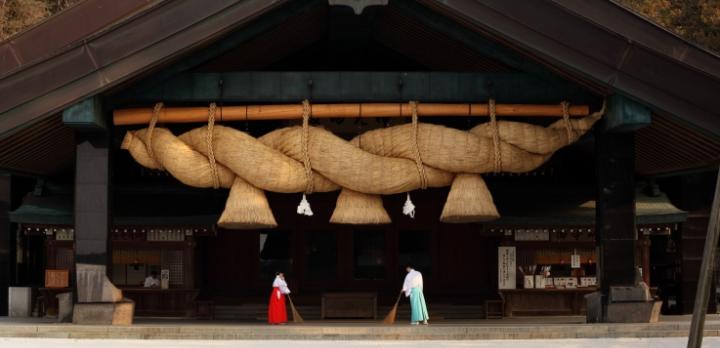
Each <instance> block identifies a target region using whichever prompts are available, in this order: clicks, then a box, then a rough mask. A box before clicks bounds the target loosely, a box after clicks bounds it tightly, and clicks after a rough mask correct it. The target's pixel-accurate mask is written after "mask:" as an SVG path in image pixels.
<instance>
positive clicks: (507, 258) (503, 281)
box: [498, 246, 517, 289]
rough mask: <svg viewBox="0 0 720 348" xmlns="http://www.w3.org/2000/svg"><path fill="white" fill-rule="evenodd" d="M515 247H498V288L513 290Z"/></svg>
mask: <svg viewBox="0 0 720 348" xmlns="http://www.w3.org/2000/svg"><path fill="white" fill-rule="evenodd" d="M516 268H517V267H516V266H515V247H513V246H501V247H498V288H499V289H515V282H516V280H515V277H516V275H515V269H516Z"/></svg>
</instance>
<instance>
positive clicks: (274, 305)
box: [268, 288, 287, 324]
mask: <svg viewBox="0 0 720 348" xmlns="http://www.w3.org/2000/svg"><path fill="white" fill-rule="evenodd" d="M278 294H279V295H280V298H278ZM268 323H270V324H282V323H287V310H286V309H285V295H284V294H283V293H281V292H280V288H273V291H272V293H270V305H269V306H268Z"/></svg>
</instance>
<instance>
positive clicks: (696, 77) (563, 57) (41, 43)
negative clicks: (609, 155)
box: [0, 0, 720, 139]
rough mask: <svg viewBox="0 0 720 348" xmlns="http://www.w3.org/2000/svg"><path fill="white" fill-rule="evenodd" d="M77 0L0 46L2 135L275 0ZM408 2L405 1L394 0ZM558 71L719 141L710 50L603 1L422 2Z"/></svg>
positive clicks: (185, 49) (212, 36)
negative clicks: (54, 15) (636, 103)
mask: <svg viewBox="0 0 720 348" xmlns="http://www.w3.org/2000/svg"><path fill="white" fill-rule="evenodd" d="M313 1H315V2H318V3H323V2H324V3H327V2H326V1H324V0H323V1H321V0H295V1H292V2H288V1H286V0H216V1H200V0H127V1H119V2H118V1H113V0H86V1H85V2H83V3H82V4H81V5H78V6H76V7H74V8H72V9H71V10H68V11H65V12H63V13H61V14H59V15H58V16H56V17H53V18H51V19H49V20H47V21H45V22H44V23H42V24H41V25H39V26H37V27H35V28H33V29H31V30H28V31H26V32H24V33H22V34H20V35H18V36H16V37H14V38H12V39H11V40H9V41H6V42H3V43H0V95H1V96H2V98H0V138H3V137H7V136H8V135H10V134H12V133H14V132H17V130H18V129H21V128H23V127H26V126H29V125H32V124H34V123H36V122H38V121H40V120H43V119H45V118H47V117H49V116H51V115H53V114H56V113H57V112H59V111H61V110H63V109H64V108H66V107H68V106H70V105H72V104H74V103H77V102H78V101H80V100H83V99H84V98H87V97H89V96H92V95H96V94H98V93H102V92H103V91H106V90H108V89H110V88H112V87H115V86H118V85H119V84H121V83H123V82H126V81H129V80H130V79H133V78H136V77H138V76H140V75H141V74H147V73H148V71H152V70H153V69H156V68H157V67H159V66H162V65H163V64H166V63H169V62H171V61H174V60H175V59H177V58H178V57H180V56H182V55H185V54H187V53H189V52H202V48H204V47H206V45H207V44H209V43H210V42H215V41H216V40H219V39H221V38H222V37H223V36H224V35H226V34H228V33H230V32H232V31H234V30H236V29H238V28H241V27H243V26H245V25H246V24H248V23H249V22H251V21H252V20H253V19H255V18H257V17H259V16H261V15H263V14H267V13H268V12H270V11H272V10H274V9H276V8H279V7H280V5H283V4H285V3H289V4H293V5H294V4H297V3H299V2H301V3H311V2H313ZM397 1H398V2H408V1H411V0H397ZM419 2H420V3H421V4H423V5H424V6H427V7H428V8H430V9H433V10H435V11H437V12H438V13H440V14H443V15H445V16H447V17H449V18H452V19H454V20H456V21H457V22H458V23H460V24H462V25H464V26H465V27H467V28H468V29H470V30H472V31H475V32H477V33H480V34H481V35H483V36H486V37H489V38H490V39H493V40H495V41H497V42H499V43H501V44H503V45H506V46H508V47H510V48H512V49H514V50H516V51H519V52H521V53H523V54H524V55H526V56H529V57H530V58H532V59H534V60H537V61H540V62H542V63H543V64H545V65H546V66H547V67H548V68H550V69H551V70H553V71H556V72H557V73H559V74H560V75H563V76H567V77H572V78H573V79H576V80H582V81H586V82H588V83H589V84H592V85H593V86H594V87H596V88H597V87H599V88H600V89H601V90H604V91H605V92H604V93H606V94H612V93H621V94H624V95H626V96H629V97H631V98H633V99H635V100H637V101H639V102H641V103H643V104H646V105H648V106H650V107H652V108H653V110H654V112H655V113H657V114H660V115H663V116H665V117H668V118H669V119H672V120H673V121H676V122H680V123H684V124H685V125H687V126H688V127H689V128H691V129H693V130H695V131H700V132H703V133H704V134H706V135H707V136H709V137H711V138H714V139H720V113H719V112H718V109H717V108H716V101H715V100H716V99H717V97H716V96H717V94H718V91H720V57H718V56H717V55H716V54H713V53H711V52H709V51H706V50H703V49H701V48H699V47H698V46H695V45H693V44H691V43H689V42H687V41H684V40H682V39H681V38H679V37H678V36H676V35H673V34H671V33H670V32H668V31H666V30H664V29H662V28H660V27H658V26H656V25H654V24H652V23H650V22H648V21H646V20H645V19H643V18H641V17H639V16H637V15H635V14H634V13H632V12H630V11H628V10H627V9H625V8H623V7H621V6H619V5H617V4H615V3H613V2H608V1H574V0H534V1H524V0H480V1H474V0H443V1H438V0H420V1H419Z"/></svg>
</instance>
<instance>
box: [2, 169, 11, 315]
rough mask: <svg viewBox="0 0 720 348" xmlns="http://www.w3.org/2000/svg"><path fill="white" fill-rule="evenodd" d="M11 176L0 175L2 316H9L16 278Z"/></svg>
mask: <svg viewBox="0 0 720 348" xmlns="http://www.w3.org/2000/svg"><path fill="white" fill-rule="evenodd" d="M10 188H11V181H10V175H7V174H4V175H0V316H5V315H8V287H9V286H11V285H13V279H14V277H15V258H14V255H15V253H14V251H15V231H14V230H13V229H12V228H11V226H10V219H9V216H8V214H9V212H10V203H11V190H10Z"/></svg>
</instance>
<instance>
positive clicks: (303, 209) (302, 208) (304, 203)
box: [297, 193, 313, 216]
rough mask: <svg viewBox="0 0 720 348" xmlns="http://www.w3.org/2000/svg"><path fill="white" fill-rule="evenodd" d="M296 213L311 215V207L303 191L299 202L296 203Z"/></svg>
mask: <svg viewBox="0 0 720 348" xmlns="http://www.w3.org/2000/svg"><path fill="white" fill-rule="evenodd" d="M297 213H298V215H305V216H313V211H312V208H310V202H308V200H307V197H305V194H304V193H303V197H302V200H301V201H300V204H298V207H297Z"/></svg>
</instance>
